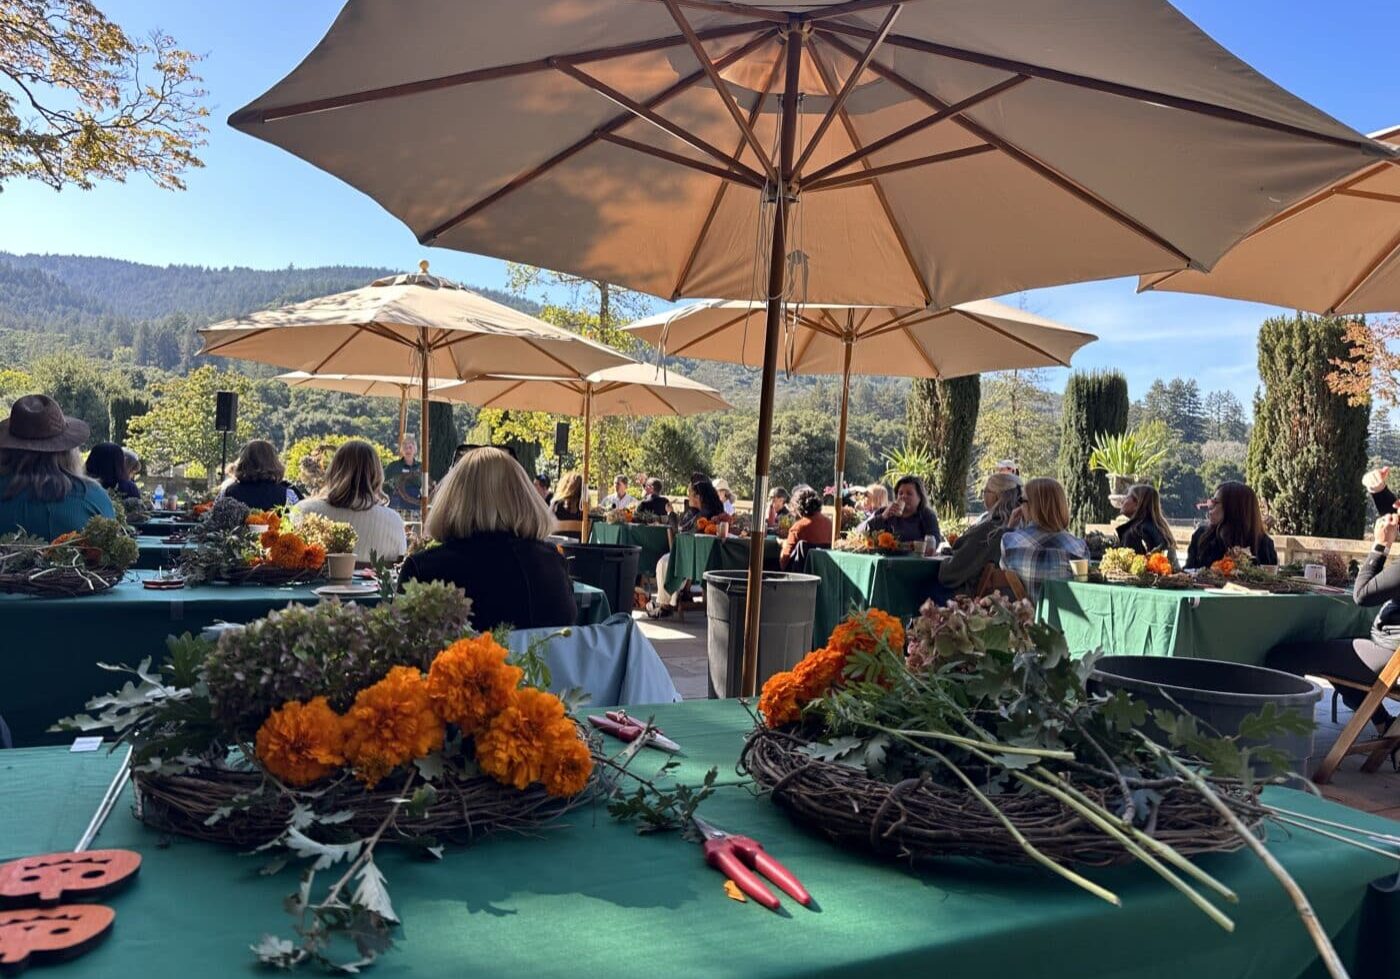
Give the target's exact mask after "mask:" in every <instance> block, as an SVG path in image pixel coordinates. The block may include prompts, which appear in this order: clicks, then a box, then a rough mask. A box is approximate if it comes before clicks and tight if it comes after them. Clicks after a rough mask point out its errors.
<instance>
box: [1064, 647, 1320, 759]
mask: <svg viewBox="0 0 1400 979" xmlns="http://www.w3.org/2000/svg"><path fill="white" fill-rule="evenodd" d="M1089 689H1090V690H1091V691H1093V692H1095V693H1111V692H1113V691H1114V690H1124V691H1126V692H1127V693H1128V694H1129V695H1131V696H1132V697H1134V698H1135V699H1138V700H1142V701H1144V702H1146V704H1147V706H1148V709H1149V710H1167V711H1171V712H1172V713H1175V714H1179V713H1181V712H1182V711H1185V712H1186V713H1188V714H1191V715H1193V716H1195V717H1196V719H1197V720H1199V721H1201V722H1202V723H1203V724H1204V725H1206V726H1207V727H1208V728H1209V729H1212V730H1214V731H1215V732H1217V733H1219V734H1220V735H1222V736H1225V737H1232V736H1234V735H1236V734H1238V733H1239V730H1240V722H1241V721H1242V720H1244V719H1245V718H1246V717H1248V716H1249V715H1250V714H1257V713H1258V712H1259V711H1260V710H1261V709H1262V708H1263V707H1264V705H1265V704H1273V705H1274V706H1275V707H1277V708H1278V709H1279V710H1280V711H1281V712H1285V713H1294V714H1297V715H1299V716H1300V717H1305V718H1307V720H1308V721H1310V722H1311V721H1312V720H1313V717H1314V714H1313V712H1314V708H1315V707H1316V705H1317V702H1318V701H1319V700H1321V699H1322V688H1321V687H1320V686H1318V685H1317V684H1316V683H1313V682H1312V681H1311V680H1307V679H1304V678H1303V677H1300V676H1294V675H1293V674H1292V673H1284V672H1282V671H1280V670H1270V669H1266V668H1265V667H1262V666H1247V665H1245V664H1243V663H1229V662H1226V661H1224V660H1216V659H1194V658H1191V657H1186V656H1105V657H1103V658H1102V659H1100V660H1099V661H1098V663H1096V664H1095V668H1094V672H1093V674H1092V675H1091V676H1090V678H1089ZM1144 733H1146V734H1147V735H1148V736H1149V737H1152V738H1155V739H1157V740H1161V741H1163V742H1164V743H1165V737H1164V735H1163V733H1162V731H1161V729H1160V728H1158V727H1157V725H1156V724H1154V723H1153V722H1152V720H1151V718H1150V717H1149V718H1148V723H1147V726H1146V728H1144ZM1242 743H1250V742H1242ZM1253 743H1254V744H1259V743H1260V742H1253ZM1264 743H1267V744H1269V745H1271V746H1273V747H1275V748H1278V749H1279V750H1281V751H1282V752H1284V753H1285V754H1286V755H1287V756H1288V758H1289V763H1288V770H1289V771H1293V772H1298V773H1300V774H1307V773H1308V762H1309V759H1310V758H1311V757H1312V749H1313V735H1312V732H1311V731H1310V732H1309V733H1307V734H1279V735H1275V736H1274V737H1272V738H1269V739H1268V741H1267V742H1264Z"/></svg>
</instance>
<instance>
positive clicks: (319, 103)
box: [228, 23, 754, 126]
mask: <svg viewBox="0 0 1400 979" xmlns="http://www.w3.org/2000/svg"><path fill="white" fill-rule="evenodd" d="M752 30H754V25H753V24H751V23H750V24H730V25H727V26H724V27H711V28H707V29H705V30H702V31H699V32H697V33H698V36H699V37H700V38H701V39H702V40H706V41H710V40H717V39H719V38H725V37H733V36H734V35H736V34H747V33H748V32H749V31H752ZM685 43H686V39H685V37H684V36H682V35H672V36H670V37H660V38H654V39H652V40H647V41H633V42H631V43H629V44H617V45H613V46H611V47H606V48H593V49H590V50H587V51H579V52H576V53H574V54H564V55H556V56H552V57H548V58H537V59H535V60H533V61H521V62H517V63H516V64H511V65H497V66H495V67H492V68H477V69H475V70H473V71H462V72H457V73H455V74H451V75H439V76H438V77H436V78H424V79H420V80H419V81H416V82H400V83H399V84H397V85H385V86H383V87H381V88H371V89H365V90H363V91H359V92H347V93H345V94H344V95H332V96H329V97H327V98H322V99H312V100H310V101H307V102H292V103H288V104H287V105H279V106H273V107H272V108H268V109H240V110H239V111H238V112H235V113H234V114H233V115H231V116H229V120H228V122H229V125H230V126H240V125H245V124H248V123H268V122H276V121H277V120H279V119H289V118H292V117H294V116H303V115H308V114H310V113H313V112H326V111H328V110H331V109H343V108H347V107H349V106H355V105H364V104H365V103H367V102H380V101H383V100H385V99H396V98H403V97H404V96H408V95H419V94H422V93H424V92H435V91H439V90H441V89H444V88H456V87H458V86H460V85H471V84H473V83H475V82H489V81H496V80H498V79H502V78H512V77H515V76H518V75H532V74H536V73H538V72H542V71H549V70H550V69H551V68H554V67H555V66H556V64H557V62H559V61H569V62H572V63H574V64H588V63H590V62H593V61H609V60H612V59H613V58H625V57H627V56H629V55H634V54H645V53H647V52H649V51H662V50H665V49H666V48H674V47H679V46H680V45H682V44H685Z"/></svg>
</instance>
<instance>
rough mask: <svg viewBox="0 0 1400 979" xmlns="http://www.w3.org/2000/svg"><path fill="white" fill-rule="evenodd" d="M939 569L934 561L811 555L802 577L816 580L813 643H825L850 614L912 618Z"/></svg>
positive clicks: (841, 553)
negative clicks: (881, 613)
mask: <svg viewBox="0 0 1400 979" xmlns="http://www.w3.org/2000/svg"><path fill="white" fill-rule="evenodd" d="M938 565H939V561H938V559H937V558H925V557H921V556H915V555H903V554H900V555H892V554H854V553H852V552H850V551H834V550H826V549H818V550H814V551H812V552H810V554H809V556H808V558H807V573H808V574H813V575H816V576H817V577H818V578H820V579H821V581H820V582H819V583H818V584H817V614H816V619H815V620H814V621H813V623H812V644H813V645H814V646H821V645H823V644H825V643H826V640H827V637H828V636H830V635H831V630H833V629H835V628H836V626H837V624H839V623H840V621H841V620H842V619H844V618H845V617H846V616H847V615H849V614H850V613H851V612H852V611H853V610H855V609H860V610H862V611H864V610H865V609H868V608H878V609H881V610H882V611H885V612H889V613H890V614H891V615H895V616H898V617H899V618H900V619H903V620H905V621H908V620H909V619H911V618H913V617H914V616H915V615H917V614H918V612H919V608H920V607H921V606H922V605H923V604H924V602H925V601H927V600H928V599H929V597H930V596H931V595H932V594H933V588H934V586H935V585H936V584H937V583H938Z"/></svg>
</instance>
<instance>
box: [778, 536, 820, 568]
mask: <svg viewBox="0 0 1400 979" xmlns="http://www.w3.org/2000/svg"><path fill="white" fill-rule="evenodd" d="M830 549H831V545H830V544H819V543H817V542H815V541H806V540H800V541H798V542H797V543H796V544H794V545H793V548H792V554H791V555H789V558H788V566H787V568H786V569H785V570H787V571H791V572H793V573H794V574H804V573H806V571H807V557H808V555H810V554H811V553H812V552H813V551H827V550H830Z"/></svg>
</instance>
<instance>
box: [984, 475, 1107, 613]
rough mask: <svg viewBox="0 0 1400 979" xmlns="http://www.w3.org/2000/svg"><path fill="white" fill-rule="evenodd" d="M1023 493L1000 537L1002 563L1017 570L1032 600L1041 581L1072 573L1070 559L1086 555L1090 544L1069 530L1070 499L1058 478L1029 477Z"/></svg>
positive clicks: (1066, 576) (1009, 569) (1085, 556)
mask: <svg viewBox="0 0 1400 979" xmlns="http://www.w3.org/2000/svg"><path fill="white" fill-rule="evenodd" d="M1024 496H1025V502H1024V503H1022V504H1021V506H1019V507H1018V508H1017V509H1016V512H1015V513H1013V514H1012V515H1011V529H1010V530H1008V531H1007V532H1006V534H1005V535H1004V536H1003V537H1002V539H1001V566H1002V567H1003V568H1005V569H1006V570H1007V571H1014V572H1016V575H1017V576H1018V577H1019V578H1020V579H1021V581H1022V582H1024V583H1025V586H1026V594H1027V596H1028V597H1029V598H1030V600H1031V601H1033V602H1034V601H1036V600H1037V599H1038V598H1039V597H1040V583H1041V582H1042V581H1050V580H1054V579H1065V578H1071V577H1073V576H1074V572H1073V571H1072V569H1071V568H1070V566H1069V562H1070V561H1072V560H1075V559H1083V558H1087V557H1088V556H1089V548H1088V547H1087V546H1086V545H1085V544H1084V542H1083V541H1082V540H1080V539H1079V538H1078V537H1075V536H1074V535H1073V534H1071V533H1070V532H1069V500H1068V499H1066V498H1065V488H1064V487H1063V486H1061V485H1060V484H1059V481H1058V480H1054V479H1049V478H1047V477H1043V476H1042V477H1040V478H1038V479H1032V480H1031V481H1030V482H1028V483H1026V488H1025V491H1024Z"/></svg>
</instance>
